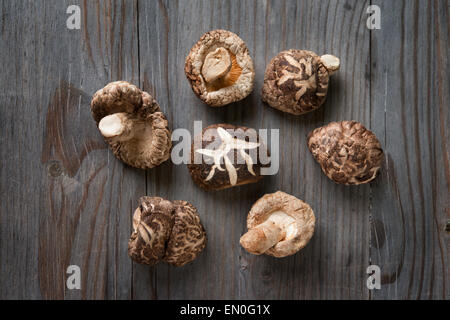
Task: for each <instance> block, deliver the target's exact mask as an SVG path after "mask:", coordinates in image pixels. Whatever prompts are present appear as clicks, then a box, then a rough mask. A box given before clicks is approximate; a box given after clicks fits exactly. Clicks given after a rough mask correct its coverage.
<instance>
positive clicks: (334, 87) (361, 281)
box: [135, 1, 370, 299]
mask: <svg viewBox="0 0 450 320" xmlns="http://www.w3.org/2000/svg"><path fill="white" fill-rule="evenodd" d="M366 4H367V2H366V3H365V2H360V1H352V2H350V3H349V4H344V3H340V2H333V1H332V2H320V3H319V2H315V1H286V2H284V1H180V2H175V1H158V2H152V1H150V2H149V1H141V2H139V14H140V15H139V25H140V31H139V34H140V50H141V53H140V66H141V82H142V83H144V84H145V86H147V87H148V88H152V89H153V90H154V93H155V96H156V97H157V99H158V100H159V102H160V103H161V105H162V106H163V109H164V110H165V111H166V113H167V114H168V117H169V119H170V121H171V124H172V126H173V127H174V128H180V127H181V128H187V129H189V130H192V129H193V122H194V121H196V120H202V121H203V125H204V126H206V125H209V124H212V123H221V122H229V123H233V124H242V125H246V126H250V127H254V128H256V129H259V128H269V129H270V128H273V129H279V130H280V139H281V141H280V145H281V150H280V151H281V154H282V156H281V163H280V168H281V169H280V172H279V174H278V175H277V176H274V177H266V178H265V179H264V180H263V182H261V183H259V184H256V185H248V186H242V187H239V188H234V189H230V190H225V191H220V192H205V191H203V190H200V189H199V188H198V187H197V186H195V185H194V183H193V182H192V181H191V179H190V176H189V174H188V172H187V170H186V167H185V166H162V167H160V168H157V169H155V170H151V171H150V172H149V173H148V193H149V194H156V195H160V196H163V197H167V198H169V199H185V200H189V201H192V203H193V204H195V205H196V206H197V207H198V209H199V211H200V214H201V217H202V220H203V222H204V224H205V227H206V229H207V233H208V237H209V243H208V246H207V249H206V252H205V253H204V254H202V256H201V257H200V258H198V259H197V260H196V261H195V262H194V263H193V264H192V265H189V266H187V267H185V268H182V269H176V268H172V267H168V266H166V265H158V266H156V267H155V268H154V270H155V273H156V276H155V277H154V278H151V279H148V272H149V271H144V270H142V274H143V275H142V277H140V276H139V275H138V274H136V275H135V276H136V279H135V281H136V282H137V283H142V280H143V279H146V281H156V285H157V288H158V290H157V294H156V296H155V295H153V297H155V298H162V299H166V298H235V299H238V298H244V299H245V298H247V299H248V298H261V299H269V298H274V299H279V298H287V299H292V298H299V299H301V298H320V297H322V298H362V299H364V298H367V297H368V291H367V289H366V288H365V277H366V275H365V268H366V266H367V263H368V260H369V257H368V244H369V212H368V210H369V205H368V203H369V187H368V186H366V187H361V188H350V189H349V188H345V187H341V186H336V185H334V184H333V183H332V182H330V181H329V180H327V178H326V177H325V176H324V175H323V174H322V173H321V171H320V168H319V166H317V164H316V163H315V162H314V160H313V159H312V157H311V155H310V154H309V151H308V150H307V148H306V142H305V141H306V135H307V133H308V132H309V131H310V130H312V129H313V128H315V127H317V126H320V125H322V124H323V123H327V122H329V121H332V120H344V119H356V120H360V121H362V122H365V123H367V124H368V125H369V124H370V111H369V91H368V88H369V85H368V80H367V79H366V77H365V72H366V64H367V63H368V61H369V40H370V38H369V32H368V30H367V29H366V28H365V27H364V22H365V20H364V16H365V15H364V12H365V6H366ZM216 28H224V29H229V30H231V31H233V32H236V33H237V34H239V35H240V36H241V37H242V38H243V39H244V40H245V41H246V43H247V45H248V47H249V49H250V52H251V55H252V56H253V58H254V63H255V67H256V74H257V78H256V87H255V90H254V92H253V93H252V94H251V95H250V97H248V98H247V99H245V100H244V101H241V102H239V103H236V104H234V105H230V106H227V107H224V108H219V109H217V108H214V109H213V108H210V107H208V106H206V105H204V104H202V103H201V102H200V101H199V100H198V99H197V98H196V97H195V96H194V94H193V93H192V91H191V89H190V87H189V84H188V82H187V80H186V79H185V76H184V73H183V66H184V59H185V57H186V55H187V54H188V52H189V50H190V48H191V47H192V45H193V44H194V43H195V42H196V41H197V40H198V38H199V37H200V36H201V35H202V34H203V33H204V32H206V31H209V30H212V29H216ZM288 48H303V49H311V50H314V51H317V52H318V53H320V54H324V53H327V52H328V53H332V54H336V55H338V56H340V57H341V59H342V66H343V69H342V71H341V72H339V73H338V75H337V76H336V77H335V78H334V79H333V80H332V83H331V92H330V96H329V98H328V102H327V103H326V105H325V106H324V107H323V108H322V109H321V110H319V111H317V112H314V113H312V114H310V115H307V116H304V117H290V116H288V115H285V114H282V113H280V112H278V111H276V110H273V109H271V108H270V107H268V106H266V105H263V104H262V102H261V100H260V91H261V86H262V80H263V75H264V69H265V66H266V63H268V61H269V60H270V59H271V58H272V57H273V56H274V55H275V54H276V53H277V52H279V51H281V50H283V49H288ZM344 88H345V89H344ZM169 186H170V188H169ZM279 189H280V190H284V191H286V192H288V193H292V194H294V195H296V196H298V197H300V198H302V199H304V200H305V201H307V202H309V203H310V204H311V205H312V207H313V208H314V209H315V212H316V214H317V218H318V225H317V233H316V236H315V237H314V239H313V241H312V242H311V244H310V245H309V246H308V247H307V248H305V249H304V250H303V251H302V253H300V254H298V255H296V256H293V257H290V258H286V259H280V260H276V259H274V258H270V257H265V256H261V257H256V256H251V255H249V254H248V253H246V252H245V251H243V250H242V249H241V248H240V246H239V237H240V236H241V235H242V234H243V233H244V232H245V219H246V215H247V212H248V211H249V209H250V207H251V205H252V204H253V203H254V201H256V200H257V199H258V198H259V197H261V196H262V195H263V194H265V193H268V192H274V191H276V190H279ZM136 294H137V292H136ZM153 294H155V292H153ZM149 296H151V294H150V292H148V290H146V289H145V288H144V289H143V292H142V293H139V294H137V297H149Z"/></svg>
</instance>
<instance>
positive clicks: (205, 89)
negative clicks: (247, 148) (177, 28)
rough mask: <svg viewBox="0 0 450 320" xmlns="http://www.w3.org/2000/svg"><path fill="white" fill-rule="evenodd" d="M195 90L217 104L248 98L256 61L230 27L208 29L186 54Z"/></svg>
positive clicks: (197, 93)
mask: <svg viewBox="0 0 450 320" xmlns="http://www.w3.org/2000/svg"><path fill="white" fill-rule="evenodd" d="M185 73H186V77H187V79H188V80H189V82H190V84H191V87H192V90H193V91H194V93H195V94H196V95H197V96H198V97H199V98H200V99H201V100H203V102H205V103H207V104H208V105H210V106H213V107H220V106H224V105H226V104H229V103H232V102H236V101H239V100H242V99H244V98H245V97H246V96H248V95H249V94H250V92H251V91H252V90H253V84H254V78H255V72H254V68H253V61H252V59H251V57H250V54H249V51H248V48H247V46H246V44H245V43H244V41H243V40H242V39H241V38H239V37H238V36H237V35H236V34H234V33H232V32H230V31H227V30H213V31H209V32H207V33H205V34H204V35H203V36H202V37H201V38H200V40H199V41H198V42H197V43H196V44H195V45H194V46H193V47H192V49H191V51H190V53H189V55H188V56H187V58H186V63H185Z"/></svg>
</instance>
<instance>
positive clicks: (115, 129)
mask: <svg viewBox="0 0 450 320" xmlns="http://www.w3.org/2000/svg"><path fill="white" fill-rule="evenodd" d="M91 111H92V116H93V117H94V120H95V122H96V123H97V126H98V128H99V130H100V132H101V134H102V135H103V137H104V138H105V140H106V141H107V142H108V143H109V146H110V148H111V150H112V151H113V153H114V155H115V156H116V157H117V158H119V159H120V160H122V161H123V162H125V163H127V164H128V165H130V166H132V167H136V168H141V169H148V168H153V167H155V166H157V165H159V164H161V163H162V162H164V161H166V160H167V159H168V158H169V156H170V148H171V147H172V141H171V137H170V136H171V133H170V131H169V129H168V123H167V119H166V117H165V116H164V114H163V113H162V112H161V109H160V107H159V105H158V103H157V102H156V100H155V99H153V97H152V96H151V95H150V94H148V93H147V92H145V91H141V90H140V89H139V88H138V87H136V86H135V85H132V84H130V83H128V82H126V81H116V82H111V83H109V84H108V85H106V86H105V87H104V88H103V89H100V90H98V91H97V92H96V93H95V94H94V96H93V98H92V101H91Z"/></svg>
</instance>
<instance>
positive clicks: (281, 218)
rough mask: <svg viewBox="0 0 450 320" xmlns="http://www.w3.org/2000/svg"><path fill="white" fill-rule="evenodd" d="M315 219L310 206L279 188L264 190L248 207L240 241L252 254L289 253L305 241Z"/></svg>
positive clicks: (277, 255) (285, 254) (271, 254)
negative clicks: (275, 190)
mask: <svg viewBox="0 0 450 320" xmlns="http://www.w3.org/2000/svg"><path fill="white" fill-rule="evenodd" d="M315 222H316V218H315V216H314V212H313V210H312V209H311V207H310V206H309V205H308V204H307V203H305V202H303V201H302V200H300V199H297V198H296V197H294V196H292V195H289V194H287V193H284V192H282V191H277V192H275V193H271V194H266V195H264V196H263V197H262V198H260V199H259V200H258V201H256V202H255V204H254V205H253V207H252V208H251V210H250V212H249V214H248V216H247V228H248V231H247V233H246V234H244V235H243V236H242V237H241V239H240V243H241V246H242V247H243V248H244V249H245V250H247V251H248V252H250V253H252V254H256V255H259V254H263V253H264V254H268V255H270V256H274V257H277V258H281V257H286V256H290V255H293V254H294V253H296V252H298V251H299V250H300V249H302V248H303V247H304V246H306V244H307V243H308V242H309V240H310V239H311V237H312V236H313V234H314V226H315Z"/></svg>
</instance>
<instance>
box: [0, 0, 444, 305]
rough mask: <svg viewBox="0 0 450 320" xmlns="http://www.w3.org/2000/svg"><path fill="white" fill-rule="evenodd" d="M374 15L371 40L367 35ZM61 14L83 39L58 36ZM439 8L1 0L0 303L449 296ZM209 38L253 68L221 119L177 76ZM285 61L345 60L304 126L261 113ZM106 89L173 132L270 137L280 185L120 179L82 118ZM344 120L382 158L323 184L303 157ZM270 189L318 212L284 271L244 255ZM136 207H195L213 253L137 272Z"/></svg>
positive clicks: (169, 171) (179, 172)
mask: <svg viewBox="0 0 450 320" xmlns="http://www.w3.org/2000/svg"><path fill="white" fill-rule="evenodd" d="M370 3H371V4H377V5H379V6H380V8H381V14H382V28H381V30H373V31H369V30H368V29H367V28H366V18H367V17H368V15H367V14H366V8H367V6H368V5H369V4H370ZM71 4H75V5H80V7H81V12H82V26H81V30H68V29H67V28H66V19H67V17H68V15H67V14H66V9H67V7H68V6H69V5H71ZM449 9H450V3H449V2H448V1H444V0H442V1H435V2H426V1H414V2H410V1H383V0H375V1H356V0H352V1H346V2H343V1H333V0H330V1H320V2H319V1H312V0H298V1H296V0H289V1H269V0H267V1H265V0H264V1H263V0H244V1H237V0H236V1H232V0H230V1H226V0H214V1H207V0H189V1H172V0H171V1H168V0H157V1H156V0H155V1H145V0H135V1H126V0H123V1H74V2H69V1H41V2H39V1H38V2H36V1H25V0H24V1H2V2H1V4H0V17H1V18H2V19H1V22H0V32H1V33H0V48H1V50H0V64H1V65H2V67H3V69H2V73H1V74H0V87H1V92H0V108H1V109H0V110H1V113H0V123H1V126H0V130H1V135H0V139H1V142H2V148H0V159H1V163H2V166H1V167H0V202H1V203H2V206H0V261H1V263H0V298H6V299H12V298H16V299H21V298H25V299H30V298H32V299H33V298H34V299H35V298H52V299H64V298H65V299H73V298H86V299H101V298H108V299H127V298H134V299H213V298H217V299H226V298H230V299H308V298H309V299H320V298H329V299H345V298H350V299H383V298H389V299H391V298H394V299H406V298H410V299H416V298H421V299H429V298H437V299H448V298H450V294H449V291H450V289H449V288H450V284H449V278H450V274H449V269H448V267H447V264H448V256H449V252H448V250H449V248H450V237H449V234H448V233H445V231H444V230H445V225H446V224H447V223H448V220H450V211H449V210H450V209H449V208H450V203H449V201H450V200H449V198H450V197H449V196H448V195H449V190H450V169H449V168H450V163H449V157H450V154H449V149H448V144H449V143H450V142H449V141H450V140H449V135H450V134H449V130H448V128H447V127H448V125H447V124H448V123H449V120H450V119H449V118H450V113H449V112H448V101H449V98H450V84H449V83H448V81H445V80H447V78H448V76H447V75H448V73H449V71H450V70H449V64H448V55H449V41H448V40H449V32H448V31H449ZM216 28H223V29H228V30H231V31H233V32H235V33H237V34H238V35H240V36H241V37H242V38H243V39H244V40H245V41H246V43H247V45H248V47H249V49H250V53H251V55H252V57H253V59H254V63H255V68H256V86H255V90H254V92H253V93H252V94H251V95H250V96H249V97H248V98H246V99H245V100H244V101H241V102H238V103H236V104H233V105H230V106H227V107H223V108H218V109H217V108H210V107H208V106H206V105H204V104H202V103H201V102H200V100H198V99H197V98H196V97H195V95H194V94H193V92H192V91H191V89H190V87H189V84H188V82H187V80H186V79H185V76H184V71H183V66H184V59H185V57H186V55H187V54H188V52H189V50H190V48H191V46H192V45H193V44H194V43H195V42H196V41H197V40H198V38H199V37H200V36H201V35H202V34H203V33H204V32H206V31H209V30H212V29H216ZM288 48H302V49H309V50H313V51H316V52H317V53H319V54H324V53H331V54H335V55H337V56H339V57H340V58H341V70H340V71H339V72H338V73H337V74H336V75H334V76H333V77H332V79H331V83H330V90H329V96H328V98H327V102H326V103H325V105H324V106H323V107H322V108H320V109H319V110H317V111H315V112H313V113H311V114H307V115H304V116H300V117H293V116H290V115H287V114H283V113H281V112H279V111H277V110H274V109H272V108H270V107H268V106H267V105H264V104H262V102H261V100H260V91H261V86H262V81H263V74H264V70H265V67H266V64H267V63H268V62H269V60H270V59H271V58H272V57H273V56H274V55H275V54H276V53H278V52H279V51H281V50H283V49H288ZM400 57H403V58H402V59H401V58H400ZM118 79H123V80H128V81H130V82H133V83H136V84H139V85H140V86H141V87H142V88H144V89H145V90H147V91H149V92H150V93H151V94H153V95H154V96H155V97H156V99H157V100H158V102H159V103H160V105H161V108H162V109H163V110H164V112H165V113H166V115H167V117H168V119H169V122H170V126H171V128H172V129H175V128H186V129H188V130H190V131H191V132H192V131H193V128H194V125H193V124H194V121H196V120H202V121H203V125H204V126H206V125H209V124H212V123H221V122H229V123H233V124H242V125H246V126H249V127H253V128H256V129H260V128H268V129H279V134H280V153H281V158H280V172H279V173H278V175H276V176H272V177H265V178H264V179H263V180H262V181H261V182H260V183H258V184H254V185H247V186H242V187H239V188H233V189H229V190H224V191H220V192H205V191H203V190H201V189H199V188H198V187H197V186H196V185H195V184H194V183H193V182H192V180H191V178H190V176H189V173H188V171H187V168H186V166H185V165H178V166H176V165H173V164H171V163H170V161H168V162H166V163H164V164H163V165H161V166H159V167H157V168H154V169H152V170H148V171H147V172H144V171H140V170H135V169H132V168H130V167H127V166H126V165H124V164H123V163H121V162H120V161H118V160H117V159H116V158H115V157H114V156H113V155H112V153H111V152H110V151H109V150H108V149H107V147H106V144H105V143H104V142H103V139H102V138H101V136H100V134H99V133H98V131H97V129H96V128H95V124H94V122H93V121H92V119H91V116H90V111H89V102H90V99H91V96H92V94H93V93H94V92H95V91H96V90H97V89H99V88H101V87H102V86H104V85H105V84H106V83H107V82H110V81H113V80H118ZM18 111H19V112H18ZM350 119H354V120H358V121H360V122H362V123H363V124H365V125H366V126H367V127H369V128H370V129H371V130H373V131H374V132H375V133H376V134H377V136H378V137H379V138H380V140H381V142H382V145H383V147H384V149H385V151H386V163H385V168H384V169H383V172H382V175H381V176H380V177H379V178H378V179H377V180H376V181H375V182H374V183H372V184H370V185H367V186H359V187H350V188H349V187H344V186H338V185H335V184H333V183H332V182H331V181H330V180H328V179H327V178H326V177H325V176H324V175H323V174H322V172H321V170H320V168H319V166H318V165H317V164H316V163H315V162H314V160H313V158H312V156H311V155H310V153H309V151H308V150H307V147H306V135H307V134H308V132H309V131H310V130H312V129H314V128H316V127H318V126H321V125H323V124H326V123H328V122H330V121H336V120H350ZM276 190H283V191H285V192H288V193H291V194H293V195H295V196H297V197H299V198H301V199H303V200H305V201H306V202H308V203H309V204H310V205H311V206H312V207H313V209H314V211H315V213H316V217H317V227H316V233H315V236H314V237H313V239H312V240H311V242H310V244H309V245H308V246H307V247H306V248H305V249H303V250H302V251H301V252H300V253H299V254H297V255H295V256H292V257H289V258H285V259H275V258H270V257H266V256H252V255H250V254H248V253H247V252H246V251H244V250H243V249H242V248H241V247H240V245H239V237H240V236H241V235H242V234H243V233H244V232H245V229H246V228H245V220H246V215H247V212H248V211H249V209H250V207H251V205H252V204H253V203H254V202H255V201H256V200H257V199H258V198H259V197H261V196H262V195H263V194H265V193H269V192H274V191H276ZM145 194H148V195H158V196H162V197H165V198H168V199H184V200H188V201H190V202H192V203H193V204H194V205H195V206H197V208H198V209H199V212H200V215H201V218H202V221H203V223H204V225H205V227H206V230H207V234H208V238H209V242H208V245H207V248H206V250H205V252H204V253H202V254H201V256H200V257H199V258H198V259H197V260H196V261H195V262H193V263H192V264H189V265H187V266H185V267H183V268H175V267H171V266H168V265H166V264H163V263H161V264H159V265H157V266H155V267H152V268H149V267H147V266H142V265H138V264H135V263H132V262H131V260H130V259H129V257H128V255H127V240H128V237H129V234H130V232H131V223H130V222H131V215H132V211H133V210H134V208H135V206H136V205H137V200H138V198H139V197H140V196H142V195H145ZM70 264H75V265H79V266H80V267H81V272H82V289H81V290H79V291H77V290H67V289H66V288H65V278H66V274H65V271H66V268H67V266H68V265H70ZM370 264H377V265H379V266H380V267H381V271H382V274H383V277H382V288H381V290H375V291H369V290H368V289H367V287H366V278H367V275H366V268H367V266H368V265H370Z"/></svg>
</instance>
